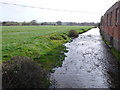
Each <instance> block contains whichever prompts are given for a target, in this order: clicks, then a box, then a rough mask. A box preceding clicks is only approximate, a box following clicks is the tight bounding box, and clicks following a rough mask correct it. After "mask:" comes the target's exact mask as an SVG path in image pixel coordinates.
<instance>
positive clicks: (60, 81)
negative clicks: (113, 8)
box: [51, 28, 120, 88]
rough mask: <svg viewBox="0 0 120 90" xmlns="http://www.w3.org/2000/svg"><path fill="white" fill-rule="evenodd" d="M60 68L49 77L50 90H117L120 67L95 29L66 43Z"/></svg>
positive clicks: (119, 80) (119, 79)
mask: <svg viewBox="0 0 120 90" xmlns="http://www.w3.org/2000/svg"><path fill="white" fill-rule="evenodd" d="M65 46H66V47H67V48H68V53H65V54H66V56H67V57H66V58H65V60H64V61H63V64H62V67H59V68H55V72H54V73H51V82H52V86H51V87H52V88H118V87H119V88H120V86H119V83H120V78H119V75H120V71H119V70H120V69H119V68H120V66H119V64H118V61H117V60H116V59H115V57H114V56H113V55H112V54H111V52H110V49H109V48H108V47H107V46H106V44H105V43H104V42H103V41H102V38H101V35H100V33H99V29H98V28H94V29H91V30H89V31H88V32H86V33H83V34H80V35H79V37H78V38H75V39H74V40H73V41H72V42H71V43H66V44H65Z"/></svg>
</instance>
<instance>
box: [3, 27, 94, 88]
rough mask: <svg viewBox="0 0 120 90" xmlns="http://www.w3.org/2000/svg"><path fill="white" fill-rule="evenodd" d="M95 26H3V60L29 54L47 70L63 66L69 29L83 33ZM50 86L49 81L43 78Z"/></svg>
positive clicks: (45, 83) (68, 39)
mask: <svg viewBox="0 0 120 90" xmlns="http://www.w3.org/2000/svg"><path fill="white" fill-rule="evenodd" d="M91 28H93V27H87V26H85V27H80V26H3V27H2V61H3V62H5V61H8V60H11V58H12V57H14V56H27V57H29V58H31V59H32V60H34V61H36V62H38V64H39V65H41V67H43V68H44V69H45V70H46V71H47V72H52V68H54V67H56V66H61V65H62V61H63V60H64V58H65V55H64V52H67V50H66V47H65V46H63V44H64V43H66V42H68V41H70V39H71V38H70V37H68V33H69V30H71V29H73V30H76V31H77V32H78V33H83V32H85V31H87V30H89V29H91ZM42 82H43V83H44V85H43V86H46V87H48V86H49V84H50V83H49V81H46V80H43V81H42Z"/></svg>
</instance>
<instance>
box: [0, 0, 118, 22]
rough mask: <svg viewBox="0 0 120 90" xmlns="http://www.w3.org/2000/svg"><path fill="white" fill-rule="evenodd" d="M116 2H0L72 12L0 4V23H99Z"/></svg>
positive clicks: (6, 0) (101, 0)
mask: <svg viewBox="0 0 120 90" xmlns="http://www.w3.org/2000/svg"><path fill="white" fill-rule="evenodd" d="M117 1H118V0H0V2H6V3H13V4H21V5H27V6H34V7H42V8H52V9H60V10H72V11H80V12H67V11H54V10H46V9H38V8H29V7H20V6H14V5H7V4H0V11H1V12H0V21H31V20H37V21H38V22H45V21H48V22H49V21H52V22H56V21H58V20H60V21H62V22H99V21H100V18H101V16H102V15H103V14H104V13H105V12H106V10H107V9H108V8H110V7H111V6H112V5H113V4H114V3H115V2H117Z"/></svg>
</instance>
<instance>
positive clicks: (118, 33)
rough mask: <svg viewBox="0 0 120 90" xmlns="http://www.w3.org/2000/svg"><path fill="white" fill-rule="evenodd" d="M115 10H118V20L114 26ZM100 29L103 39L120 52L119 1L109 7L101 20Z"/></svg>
mask: <svg viewBox="0 0 120 90" xmlns="http://www.w3.org/2000/svg"><path fill="white" fill-rule="evenodd" d="M117 8H118V10H119V14H118V17H119V18H118V23H117V24H116V11H117ZM100 29H101V33H102V35H103V37H104V39H106V40H107V41H109V42H110V43H111V44H113V46H114V47H115V48H116V49H117V50H119V51H120V1H119V2H116V3H115V4H114V5H113V6H112V7H110V8H109V9H108V10H107V11H106V13H105V14H104V16H103V17H102V18H101V23H100Z"/></svg>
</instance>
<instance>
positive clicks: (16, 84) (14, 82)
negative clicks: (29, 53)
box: [2, 56, 49, 88]
mask: <svg viewBox="0 0 120 90" xmlns="http://www.w3.org/2000/svg"><path fill="white" fill-rule="evenodd" d="M2 68H3V69H2V74H3V75H2V86H3V88H45V87H46V86H47V85H48V84H49V82H48V79H47V72H46V71H45V70H44V69H43V68H41V67H40V66H39V65H38V64H37V63H36V62H34V61H33V60H32V59H30V58H28V57H20V56H15V57H13V58H12V59H11V60H10V61H7V62H3V66H2Z"/></svg>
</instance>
